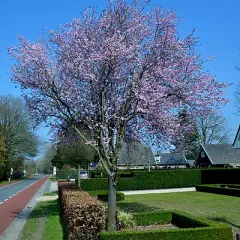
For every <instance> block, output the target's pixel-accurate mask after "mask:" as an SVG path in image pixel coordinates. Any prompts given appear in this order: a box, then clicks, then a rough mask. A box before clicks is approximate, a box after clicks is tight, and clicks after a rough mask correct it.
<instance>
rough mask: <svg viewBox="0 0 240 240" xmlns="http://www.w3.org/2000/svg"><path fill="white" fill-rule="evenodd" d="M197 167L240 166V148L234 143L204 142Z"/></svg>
mask: <svg viewBox="0 0 240 240" xmlns="http://www.w3.org/2000/svg"><path fill="white" fill-rule="evenodd" d="M196 166H197V167H226V166H232V167H238V166H239V167H240V149H238V148H234V147H233V145H232V144H202V145H201V147H200V151H199V155H198V158H197V160H196Z"/></svg>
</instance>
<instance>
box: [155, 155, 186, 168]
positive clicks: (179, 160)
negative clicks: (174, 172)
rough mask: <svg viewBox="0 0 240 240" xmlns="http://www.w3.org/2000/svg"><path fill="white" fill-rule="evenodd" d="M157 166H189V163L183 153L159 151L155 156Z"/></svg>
mask: <svg viewBox="0 0 240 240" xmlns="http://www.w3.org/2000/svg"><path fill="white" fill-rule="evenodd" d="M154 158H155V167H156V168H187V167H189V163H188V161H187V159H186V158H185V156H184V155H183V154H181V153H157V154H156V155H155V156H154Z"/></svg>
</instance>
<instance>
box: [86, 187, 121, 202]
mask: <svg viewBox="0 0 240 240" xmlns="http://www.w3.org/2000/svg"><path fill="white" fill-rule="evenodd" d="M89 194H90V195H91V196H94V197H97V199H98V200H100V201H104V202H107V201H108V191H107V190H100V191H90V192H89ZM116 199H117V201H122V200H124V199H125V195H124V193H122V192H116Z"/></svg>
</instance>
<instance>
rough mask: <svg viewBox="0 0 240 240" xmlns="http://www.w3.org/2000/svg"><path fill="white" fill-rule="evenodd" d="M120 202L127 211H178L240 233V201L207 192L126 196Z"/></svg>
mask: <svg viewBox="0 0 240 240" xmlns="http://www.w3.org/2000/svg"><path fill="white" fill-rule="evenodd" d="M125 197H126V200H124V201H122V202H118V203H117V206H118V208H119V209H121V210H124V211H127V212H143V211H144V212H147V211H154V210H160V209H171V210H173V209H178V210H182V211H184V212H188V213H191V214H194V215H198V216H202V217H206V218H207V219H211V220H215V221H218V222H223V223H227V224H229V225H230V226H231V227H232V229H233V231H234V233H236V232H238V231H240V217H239V214H240V198H239V197H232V196H226V195H219V194H211V193H203V192H183V193H165V194H146V195H130V196H125Z"/></svg>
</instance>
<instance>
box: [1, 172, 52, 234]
mask: <svg viewBox="0 0 240 240" xmlns="http://www.w3.org/2000/svg"><path fill="white" fill-rule="evenodd" d="M47 179H48V176H46V177H43V178H41V179H40V180H38V181H37V182H35V183H34V184H33V185H30V186H29V187H28V188H26V189H24V190H23V191H22V192H20V193H18V194H16V195H15V196H13V197H12V198H10V199H8V200H7V201H5V202H3V203H2V204H1V205H0V235H1V234H2V233H3V232H4V231H5V230H6V229H7V227H8V226H9V225H10V224H11V223H12V221H13V220H14V219H15V218H16V216H17V215H18V214H19V213H20V212H21V211H22V210H23V208H24V207H25V206H26V205H27V204H28V202H29V201H30V200H31V199H32V198H33V196H34V195H35V193H36V192H37V191H38V190H39V189H40V187H41V186H42V185H43V184H44V182H45V181H46V180H47Z"/></svg>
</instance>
